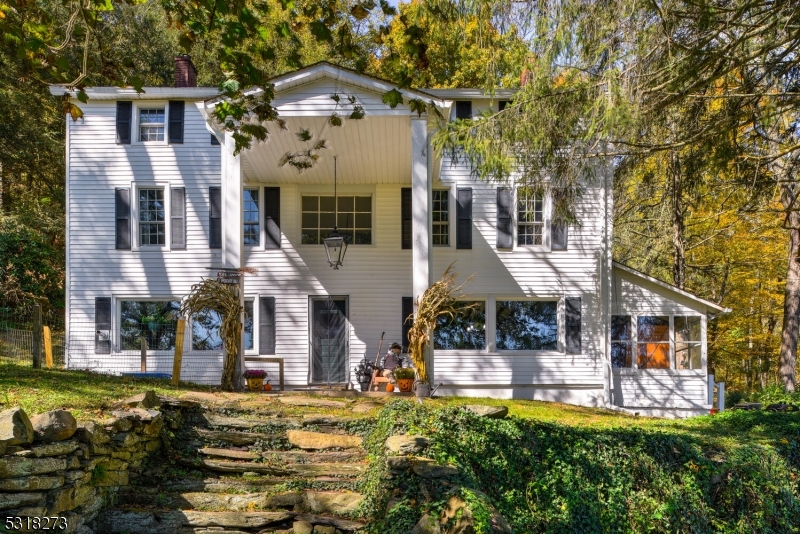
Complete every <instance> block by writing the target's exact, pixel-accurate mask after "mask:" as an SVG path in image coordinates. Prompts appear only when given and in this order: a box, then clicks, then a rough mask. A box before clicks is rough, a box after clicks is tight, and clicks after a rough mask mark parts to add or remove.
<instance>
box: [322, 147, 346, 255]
mask: <svg viewBox="0 0 800 534" xmlns="http://www.w3.org/2000/svg"><path fill="white" fill-rule="evenodd" d="M333 203H334V208H333V210H334V215H333V216H334V219H333V232H331V236H330V237H328V238H327V239H323V241H322V243H323V245H325V254H327V255H328V263H329V264H330V266H331V267H333V268H334V269H336V270H338V269H339V266H340V265H342V264H343V262H344V253H345V252H347V242H346V241H345V240H344V237H342V236H340V235H339V232H338V230H337V229H336V223H337V221H338V220H339V203H338V201H337V199H336V156H334V157H333Z"/></svg>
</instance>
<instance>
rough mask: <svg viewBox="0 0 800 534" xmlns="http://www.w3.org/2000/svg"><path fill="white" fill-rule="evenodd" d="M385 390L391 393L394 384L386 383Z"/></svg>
mask: <svg viewBox="0 0 800 534" xmlns="http://www.w3.org/2000/svg"><path fill="white" fill-rule="evenodd" d="M386 391H387V392H388V393H391V392H392V391H394V384H392V383H389V384H386Z"/></svg>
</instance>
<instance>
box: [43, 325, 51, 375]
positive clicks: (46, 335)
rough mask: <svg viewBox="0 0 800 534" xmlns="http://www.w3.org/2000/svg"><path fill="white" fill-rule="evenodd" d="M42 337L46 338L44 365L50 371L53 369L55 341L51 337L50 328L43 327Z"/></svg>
mask: <svg viewBox="0 0 800 534" xmlns="http://www.w3.org/2000/svg"><path fill="white" fill-rule="evenodd" d="M42 337H44V364H45V365H46V366H47V368H48V369H52V368H53V339H52V337H51V335H50V327H49V326H43V327H42Z"/></svg>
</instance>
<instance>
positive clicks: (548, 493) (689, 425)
mask: <svg viewBox="0 0 800 534" xmlns="http://www.w3.org/2000/svg"><path fill="white" fill-rule="evenodd" d="M405 432H409V433H414V434H417V433H419V434H423V435H426V436H427V437H428V438H429V439H430V447H429V449H428V450H429V455H430V456H432V457H433V458H435V459H436V460H437V461H438V462H439V463H450V464H453V465H456V466H457V467H458V468H459V475H458V477H456V478H454V479H452V480H451V481H450V482H452V484H454V485H457V486H458V487H460V488H463V490H462V492H461V493H462V495H470V493H469V492H482V493H484V494H486V495H487V496H488V499H489V503H488V504H491V505H493V506H494V507H495V508H496V509H497V510H498V512H499V513H500V514H501V515H503V516H504V517H505V518H506V519H507V520H508V521H509V522H510V523H511V525H512V527H513V529H514V531H515V532H529V533H535V532H553V533H562V532H563V533H589V532H591V533H594V532H596V533H605V532H620V533H622V532H625V533H627V532H707V533H712V532H724V533H734V532H736V533H739V532H760V533H761V532H763V533H791V532H795V533H798V532H800V524H798V522H797V520H796V518H797V517H798V514H800V488H799V487H798V482H797V481H798V480H799V479H800V478H799V476H800V415H797V414H782V413H769V412H743V411H734V412H725V413H724V414H720V415H718V416H715V417H713V418H712V417H704V418H698V419H696V420H694V421H688V422H684V421H681V422H676V423H674V424H673V423H664V424H663V425H659V426H658V427H657V429H654V425H653V426H644V425H643V426H642V427H635V426H634V427H630V428H610V429H606V428H592V427H582V426H568V425H563V424H557V423H547V422H541V421H537V420H532V419H519V418H514V417H509V418H506V419H488V418H483V417H479V416H477V415H475V414H473V413H471V412H468V411H466V410H463V409H460V408H458V407H454V406H451V407H444V408H435V407H433V406H431V405H429V404H423V405H416V404H414V403H411V402H408V401H395V402H393V403H390V404H389V405H388V406H387V407H386V408H385V409H384V411H383V412H382V413H381V414H380V415H379V418H378V421H377V423H376V425H375V429H374V431H373V434H372V435H371V436H369V437H368V438H367V440H366V442H365V443H366V446H367V448H368V450H369V453H370V455H371V456H372V457H373V458H374V459H377V460H381V457H382V455H383V454H384V449H383V442H384V440H385V439H386V437H387V436H389V435H392V434H397V433H405ZM374 465H375V466H377V467H375V469H378V471H376V472H375V473H374V476H373V477H372V478H371V480H372V482H371V485H370V487H369V488H368V490H367V494H368V495H367V500H368V501H369V502H370V503H371V504H370V507H369V510H366V509H365V511H369V513H370V514H371V516H372V517H371V522H370V527H369V529H370V532H388V531H390V528H391V526H390V522H389V519H390V518H389V517H388V516H386V501H387V500H388V497H389V495H392V493H393V492H394V498H395V499H398V500H399V501H401V502H403V503H408V504H407V505H405V506H404V507H403V508H400V509H398V510H396V511H395V512H394V513H393V514H392V519H393V520H397V519H399V518H398V517H395V516H400V515H401V516H402V517H403V520H402V523H403V528H407V525H408V524H409V523H410V521H411V520H412V519H413V518H414V517H417V518H418V517H420V516H421V515H422V514H423V513H431V515H434V516H436V515H438V511H439V510H441V508H442V506H443V503H444V502H445V500H446V498H447V495H446V491H447V490H446V489H445V486H444V485H443V484H441V483H440V482H439V481H435V480H434V481H431V480H426V479H423V478H420V477H416V476H415V475H414V474H413V473H406V474H405V475H404V476H403V477H400V478H399V479H392V480H390V479H388V478H387V477H386V473H385V462H383V461H376V462H375V463H374ZM380 470H384V471H380ZM464 490H468V491H464Z"/></svg>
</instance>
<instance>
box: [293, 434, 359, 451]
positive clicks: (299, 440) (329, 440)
mask: <svg viewBox="0 0 800 534" xmlns="http://www.w3.org/2000/svg"><path fill="white" fill-rule="evenodd" d="M286 438H287V439H288V440H289V443H291V444H292V445H293V446H294V447H297V448H299V449H311V450H322V449H352V448H360V447H361V445H362V443H363V440H362V439H361V438H360V437H359V436H350V435H344V436H341V435H336V434H328V433H325V432H309V431H306V430H288V431H287V432H286Z"/></svg>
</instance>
